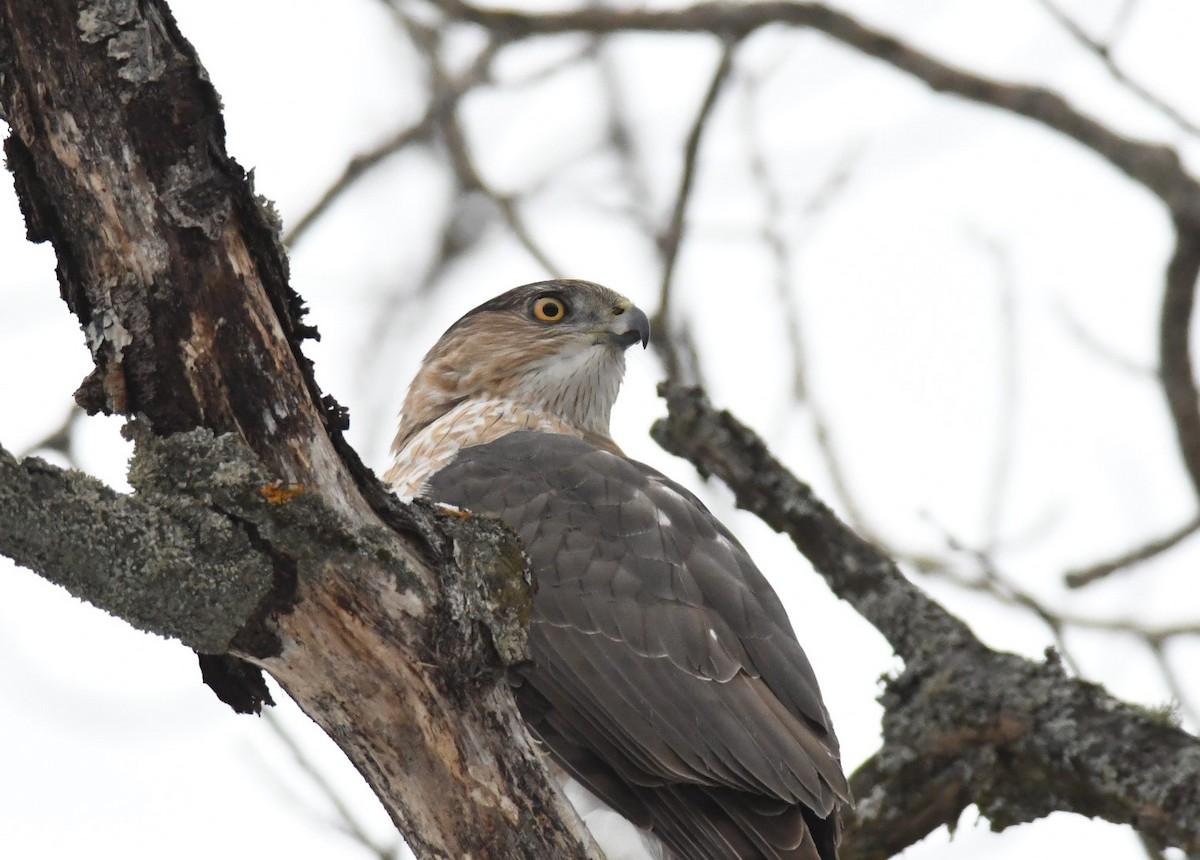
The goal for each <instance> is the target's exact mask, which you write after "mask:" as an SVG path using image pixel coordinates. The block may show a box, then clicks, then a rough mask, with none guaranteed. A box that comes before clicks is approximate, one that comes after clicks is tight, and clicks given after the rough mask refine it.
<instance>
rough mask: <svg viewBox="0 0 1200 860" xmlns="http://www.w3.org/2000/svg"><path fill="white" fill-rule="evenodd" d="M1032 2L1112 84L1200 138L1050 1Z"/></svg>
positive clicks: (1184, 119) (1194, 128)
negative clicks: (1091, 56) (1095, 61)
mask: <svg viewBox="0 0 1200 860" xmlns="http://www.w3.org/2000/svg"><path fill="white" fill-rule="evenodd" d="M1036 2H1037V4H1038V5H1039V6H1041V7H1042V8H1043V9H1045V10H1046V12H1047V13H1048V14H1049V15H1050V17H1051V18H1053V19H1054V20H1055V21H1057V22H1058V25H1059V26H1060V27H1062V28H1063V29H1064V30H1066V31H1067V32H1068V33H1070V34H1071V38H1073V39H1074V40H1075V41H1076V42H1078V43H1079V44H1080V45H1082V46H1083V47H1084V48H1086V49H1087V50H1088V51H1089V52H1090V53H1092V54H1094V55H1095V56H1096V59H1098V60H1099V61H1100V62H1101V63H1103V64H1104V68H1105V69H1107V70H1108V73H1109V74H1110V75H1111V76H1112V78H1113V80H1114V81H1116V82H1117V83H1119V84H1120V85H1121V86H1123V87H1125V89H1127V90H1129V92H1131V93H1133V94H1134V95H1135V96H1137V97H1138V98H1139V99H1141V100H1142V101H1144V102H1145V103H1146V104H1148V105H1150V106H1151V107H1152V108H1154V109H1155V110H1157V111H1158V112H1159V113H1161V114H1162V115H1163V116H1165V117H1167V119H1169V120H1171V122H1173V123H1175V124H1176V125H1177V126H1179V127H1180V128H1182V129H1183V130H1184V131H1186V132H1187V133H1188V134H1191V135H1200V127H1197V126H1196V124H1195V123H1193V122H1192V121H1191V120H1189V119H1188V118H1187V117H1185V116H1184V115H1183V114H1181V113H1180V112H1179V111H1178V110H1176V109H1175V108H1173V107H1171V105H1169V104H1167V103H1166V102H1165V101H1163V100H1162V99H1161V98H1159V97H1158V96H1156V95H1155V94H1154V93H1152V92H1150V91H1149V90H1148V89H1146V87H1144V86H1142V85H1141V84H1140V83H1138V82H1137V81H1135V80H1134V79H1133V78H1131V77H1129V75H1127V74H1126V73H1125V70H1124V69H1122V68H1121V67H1120V66H1118V65H1117V61H1116V60H1114V59H1113V56H1112V48H1111V47H1110V46H1109V45H1104V44H1101V43H1100V42H1097V41H1096V40H1095V39H1093V38H1092V37H1091V36H1089V35H1088V34H1087V33H1085V32H1084V30H1083V28H1082V27H1080V26H1079V25H1078V24H1076V23H1075V21H1074V20H1073V19H1072V18H1071V17H1070V16H1069V15H1067V14H1066V13H1065V12H1063V11H1062V10H1061V9H1059V8H1058V6H1056V5H1055V4H1054V3H1052V2H1051V0H1036Z"/></svg>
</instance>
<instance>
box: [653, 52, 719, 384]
mask: <svg viewBox="0 0 1200 860" xmlns="http://www.w3.org/2000/svg"><path fill="white" fill-rule="evenodd" d="M736 49H737V42H736V41H726V42H725V44H724V46H723V48H722V50H721V59H720V60H719V61H718V62H717V67H716V68H715V69H714V70H713V75H712V79H711V80H710V81H709V83H708V90H707V91H706V92H705V94H704V100H703V101H702V102H701V103H700V108H699V110H698V111H697V112H696V118H695V120H694V121H693V122H692V127H691V130H690V131H689V132H688V136H687V141H686V143H685V144H684V148H683V168H682V170H681V171H680V174H679V188H678V190H677V191H676V193H675V203H674V205H673V206H672V208H671V216H670V218H669V219H668V221H667V226H666V229H664V230H663V231H662V233H661V235H660V238H659V248H660V250H661V256H662V269H663V271H662V284H661V286H660V288H659V296H658V313H657V314H655V317H654V327H655V328H656V329H657V330H658V331H659V332H662V333H663V335H664V336H660V337H658V338H656V340H655V342H656V343H657V346H658V351H659V354H660V355H661V356H662V358H663V364H664V365H665V370H666V374H667V378H668V379H673V380H676V381H679V382H688V381H691V382H695V381H696V371H697V370H698V364H697V363H696V362H695V361H694V359H693V364H694V365H695V366H694V367H693V369H692V373H691V375H687V376H685V375H684V373H685V368H684V362H683V360H682V359H683V357H682V356H681V355H680V344H679V342H678V340H677V335H678V331H677V329H676V326H675V325H674V320H672V318H671V300H672V294H673V287H674V283H675V282H674V276H675V264H676V262H677V261H678V259H679V250H680V248H681V247H682V245H683V238H684V218H685V215H686V213H687V207H688V203H689V202H690V201H691V196H692V189H693V187H694V185H695V179H696V164H697V156H698V154H699V152H700V141H701V139H702V138H703V137H704V132H705V130H706V129H707V128H708V124H709V123H708V121H709V118H710V117H711V116H712V112H713V108H714V107H716V104H717V99H718V97H719V96H720V94H721V90H722V89H723V88H724V86H725V82H726V81H727V80H728V78H729V73H730V71H731V70H732V69H733V55H734V51H735V50H736Z"/></svg>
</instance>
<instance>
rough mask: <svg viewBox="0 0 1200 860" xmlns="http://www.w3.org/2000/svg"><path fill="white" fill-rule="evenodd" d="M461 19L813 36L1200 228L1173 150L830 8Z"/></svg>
mask: <svg viewBox="0 0 1200 860" xmlns="http://www.w3.org/2000/svg"><path fill="white" fill-rule="evenodd" d="M435 3H436V5H437V6H438V7H439V8H440V9H442V10H443V12H444V13H445V14H447V15H448V16H450V17H451V18H456V19H460V20H464V21H470V22H473V23H475V24H478V25H480V26H482V27H485V28H487V29H488V30H489V31H490V32H492V33H493V34H494V35H498V36H502V37H503V38H505V39H509V40H518V39H524V38H529V37H533V36H537V35H544V34H550V33H569V32H577V33H616V32H632V31H647V32H681V33H682V32H686V33H713V34H716V35H718V36H721V37H722V38H742V37H745V36H746V35H748V34H750V33H752V32H754V31H755V30H757V29H758V28H760V27H764V26H766V25H768V24H790V25H792V26H796V27H808V28H811V29H813V30H817V31H819V32H821V33H824V34H825V35H827V36H829V37H830V38H831V39H834V40H835V41H838V42H841V43H842V44H844V45H847V46H848V47H850V48H853V49H855V50H857V51H859V52H861V53H863V54H865V55H867V56H870V57H875V58H876V59H878V60H881V61H882V62H885V63H887V64H888V65H890V66H893V67H895V68H897V69H899V70H901V71H903V72H906V73H908V74H910V75H912V76H913V77H915V78H916V79H918V80H920V81H922V82H924V83H925V84H926V85H927V86H929V87H930V88H932V89H934V90H936V91H938V92H945V93H952V94H954V95H958V96H961V97H963V98H965V99H968V100H970V101H974V102H979V103H980V104H986V105H990V106H992V107H996V108H999V109H1001V110H1004V111H1007V112H1009V113H1013V114H1017V115H1019V116H1024V117H1027V118H1029V119H1032V120H1034V121H1036V122H1039V123H1041V124H1042V125H1044V126H1046V127H1047V128H1051V129H1053V130H1055V131H1058V132H1060V133H1062V134H1064V135H1066V136H1067V137H1070V138H1072V139H1074V140H1076V141H1077V142H1079V143H1081V144H1083V145H1084V146H1086V147H1087V148H1089V149H1091V150H1092V151H1093V152H1095V153H1096V154H1097V155H1099V156H1101V157H1102V158H1104V159H1106V160H1107V161H1108V162H1109V163H1111V164H1112V165H1113V166H1114V167H1116V168H1117V169H1118V170H1120V171H1121V172H1122V173H1124V174H1125V175H1127V176H1128V177H1129V178H1130V179H1132V180H1134V181H1135V182H1137V183H1139V184H1141V185H1143V186H1145V187H1146V188H1147V189H1149V190H1150V191H1151V192H1152V193H1153V194H1154V195H1155V196H1157V197H1158V198H1159V199H1160V200H1162V201H1163V203H1164V204H1166V206H1167V208H1168V209H1169V210H1170V212H1171V214H1172V216H1173V217H1174V218H1175V220H1176V221H1177V222H1180V223H1183V224H1187V225H1189V226H1190V227H1191V228H1192V229H1197V226H1198V225H1200V183H1198V182H1197V181H1196V179H1195V178H1194V177H1192V176H1191V175H1190V174H1189V173H1188V172H1187V171H1186V170H1185V169H1184V166H1183V164H1182V162H1181V161H1180V159H1179V155H1178V153H1176V152H1175V151H1174V150H1173V149H1171V148H1170V147H1167V146H1163V145H1160V144H1154V143H1147V142H1145V141H1139V140H1134V139H1132V138H1128V137H1125V136H1123V135H1120V134H1118V133H1117V132H1115V131H1113V130H1112V129H1110V128H1109V127H1108V126H1106V125H1104V124H1103V123H1101V122H1098V121H1097V120H1095V119H1093V118H1092V117H1090V116H1088V115H1086V114H1084V113H1083V112H1081V111H1079V110H1078V109H1077V108H1075V107H1074V106H1073V105H1071V103H1070V102H1068V101H1067V100H1066V99H1065V98H1063V97H1062V96H1061V95H1059V94H1058V93H1055V92H1053V91H1051V90H1048V89H1045V88H1042V87H1035V86H1028V85H1024V84H1012V83H1002V82H1000V81H995V80H991V79H989V78H986V77H983V76H981V75H977V74H974V73H972V72H969V71H966V70H964V69H960V68H956V67H954V66H951V65H949V64H947V63H943V62H942V61H940V60H938V59H936V58H934V57H932V56H930V55H929V54H926V53H924V52H922V51H919V50H917V49H915V48H913V47H911V46H909V45H907V44H905V43H904V42H901V41H900V40H898V39H896V38H895V37H893V36H890V35H888V34H886V33H883V32H881V31H879V30H875V29H873V28H871V27H868V26H866V25H864V24H862V23H860V22H859V21H858V20H856V19H855V18H853V17H851V16H850V15H847V14H845V13H843V12H840V11H838V10H836V9H833V8H831V7H829V6H824V5H822V4H820V3H804V2H798V3H793V2H782V0H769V1H768V2H751V3H741V4H726V3H712V2H704V3H697V4H695V5H693V6H688V7H684V8H682V9H666V10H650V9H616V8H611V7H599V6H590V7H587V8H585V9H578V10H573V11H567V12H552V13H545V14H526V13H522V12H515V11H509V10H492V9H482V8H479V7H476V6H472V5H469V4H467V3H464V2H461V0H435Z"/></svg>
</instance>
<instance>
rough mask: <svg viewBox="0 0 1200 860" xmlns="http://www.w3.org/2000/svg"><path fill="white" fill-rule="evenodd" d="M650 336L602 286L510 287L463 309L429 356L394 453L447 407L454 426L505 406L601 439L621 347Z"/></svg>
mask: <svg viewBox="0 0 1200 860" xmlns="http://www.w3.org/2000/svg"><path fill="white" fill-rule="evenodd" d="M649 339H650V322H649V320H647V319H646V315H645V314H644V313H642V311H640V310H639V309H638V308H636V307H635V306H634V305H633V303H632V302H630V301H629V299H627V298H625V297H624V296H621V295H619V294H617V293H614V292H613V291H612V290H610V289H608V288H606V287H602V286H600V285H599V284H593V283H591V282H589V281H570V280H561V281H540V282H538V283H535V284H526V285H525V286H523V287H517V288H515V289H512V290H509V291H508V292H506V293H503V294H502V295H499V296H497V297H496V298H494V299H492V300H491V301H488V302H485V303H484V304H482V305H480V306H479V307H477V308H475V309H474V310H473V311H469V312H468V313H467V314H465V315H464V316H463V317H462V318H461V319H460V320H459V321H458V322H456V323H455V324H454V325H452V326H450V328H449V329H448V330H447V331H446V333H445V334H444V335H442V337H441V339H440V340H439V341H438V342H437V343H436V344H435V345H434V347H433V349H431V350H430V351H429V353H428V354H427V355H426V356H425V361H424V362H423V363H422V365H421V369H420V371H419V372H418V373H417V376H416V378H415V379H414V380H413V383H412V386H411V387H410V388H409V391H408V396H407V397H406V398H405V400H404V407H403V410H402V414H401V419H400V432H399V433H398V434H397V435H396V441H395V443H394V445H393V450H394V451H395V452H397V453H398V452H400V451H402V450H403V449H404V448H405V447H406V445H408V443H409V441H411V440H412V439H413V438H414V437H415V436H416V435H417V434H419V433H420V432H421V431H422V430H423V429H425V428H427V427H430V425H432V424H433V423H434V422H436V421H438V419H440V418H442V417H443V416H446V415H448V414H449V413H451V412H452V411H454V412H456V413H458V416H459V417H460V420H459V421H458V423H459V425H460V426H461V424H462V420H467V416H468V415H470V418H469V420H470V421H472V422H475V423H480V424H481V423H483V422H486V421H488V420H493V419H495V418H496V417H497V414H498V413H500V412H504V411H505V410H507V411H508V412H509V413H514V414H515V413H521V412H524V413H528V414H530V415H541V416H545V417H546V418H547V419H548V420H550V421H552V422H558V423H561V424H562V425H564V427H565V428H566V429H569V430H574V431H575V432H577V433H578V434H580V435H583V436H588V437H592V438H599V439H607V438H608V419H609V413H610V412H611V410H612V405H613V402H614V401H615V400H616V397H617V390H618V389H619V388H620V385H621V377H622V376H623V375H624V373H625V350H626V348H627V347H630V346H632V345H633V344H635V343H638V342H640V343H641V344H642V346H645V345H646V343H647V342H648V341H649ZM473 402H477V403H479V404H481V409H480V410H479V414H475V413H473V412H471V409H470V407H471V404H472V403H473ZM484 404H486V406H484ZM502 417H503V418H504V420H510V419H511V418H512V417H513V416H512V415H511V414H507V415H505V416H502ZM466 444H470V443H466Z"/></svg>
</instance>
